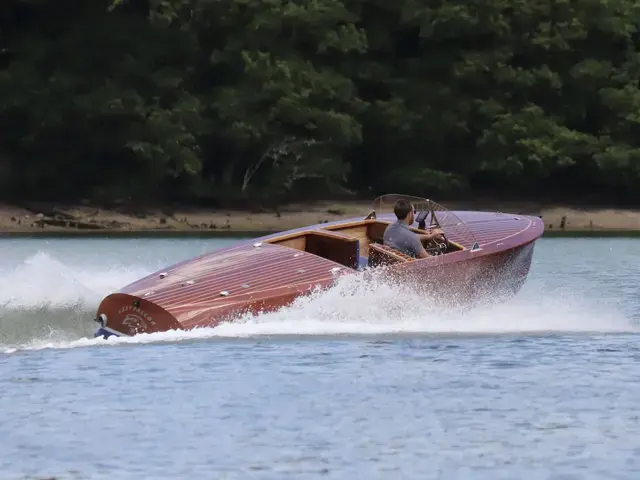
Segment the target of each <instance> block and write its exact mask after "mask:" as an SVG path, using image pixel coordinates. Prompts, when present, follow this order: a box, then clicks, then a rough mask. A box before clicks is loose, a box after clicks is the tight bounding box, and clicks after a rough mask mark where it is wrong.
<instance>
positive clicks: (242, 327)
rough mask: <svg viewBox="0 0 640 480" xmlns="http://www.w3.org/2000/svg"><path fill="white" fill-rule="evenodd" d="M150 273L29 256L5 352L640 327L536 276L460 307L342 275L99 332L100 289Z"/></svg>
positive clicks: (15, 290)
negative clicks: (215, 320)
mask: <svg viewBox="0 0 640 480" xmlns="http://www.w3.org/2000/svg"><path fill="white" fill-rule="evenodd" d="M148 273H150V271H149V270H148V269H144V268H141V267H137V268H129V269H123V268H117V267H114V268H111V269H106V270H105V269H97V268H95V267H88V268H87V269H79V268H77V267H69V266H66V265H65V264H64V263H62V262H60V261H58V260H56V259H55V258H53V257H52V256H50V255H48V254H46V253H38V254H37V255H35V256H33V257H30V258H29V259H27V261H25V262H24V263H23V264H22V265H20V266H18V267H17V268H15V269H13V270H11V271H6V272H4V276H3V278H2V280H1V281H0V308H2V310H1V313H0V352H5V353H11V352H15V351H16V350H33V349H42V348H73V347H86V346H101V345H114V346H115V345H121V344H132V343H133V344H144V343H153V342H177V341H181V340H188V339H191V340H193V339H208V338H246V337H254V336H269V335H278V336H280V335H295V336H316V335H323V336H324V335H392V334H455V333H465V334H496V333H531V332H629V331H635V327H634V325H632V324H631V322H630V321H629V319H628V318H626V317H625V316H624V315H623V314H622V313H620V312H619V311H618V310H616V309H615V307H612V306H611V305H607V304H606V303H604V302H602V301H598V300H595V299H589V298H587V297H586V296H585V295H580V294H576V293H567V292H564V293H561V292H559V291H558V290H557V289H553V291H551V292H549V291H546V290H545V288H544V282H542V281H541V280H538V279H535V278H531V279H529V281H528V282H527V284H526V285H525V288H524V289H523V291H522V292H521V293H520V294H519V295H518V296H516V297H515V298H513V299H511V300H509V301H507V302H505V303H502V304H498V305H492V306H484V307H478V308H475V309H472V310H469V311H466V312H461V311H459V310H456V309H446V308H436V307H435V306H433V303H432V302H430V301H429V300H428V299H426V298H420V297H418V296H416V295H414V294H412V293H411V292H410V291H408V290H407V289H406V288H404V287H403V286H397V285H390V284H388V283H384V282H362V281H360V280H359V279H358V277H343V278H341V279H340V281H339V282H338V284H337V285H336V286H335V287H334V288H332V289H330V290H328V291H324V292H317V293H315V294H313V295H310V296H308V297H302V298H299V299H298V300H297V301H296V302H295V303H294V304H293V305H292V306H290V307H288V308H284V309H282V310H280V311H278V312H274V313H266V314H262V315H248V316H245V317H243V318H241V319H239V320H238V321H237V322H234V323H229V324H223V325H220V326H218V327H216V328H201V329H195V330H192V331H171V332H162V333H156V334H144V335H138V336H136V337H131V338H110V339H108V340H104V339H94V338H91V336H90V332H91V331H92V330H93V329H94V328H95V325H94V324H93V323H92V322H91V317H92V315H93V313H94V312H95V308H96V307H97V305H98V303H99V301H100V299H101V298H102V297H103V296H104V295H106V294H108V293H109V292H111V291H114V290H116V289H118V288H120V287H121V286H123V285H125V284H127V283H129V282H131V281H133V280H135V279H137V278H139V277H141V276H143V275H146V274H148ZM34 325H35V327H38V328H35V327H34ZM18 327H21V328H18ZM31 327H34V328H31ZM12 331H16V332H18V333H16V334H14V335H12V334H11V332H12Z"/></svg>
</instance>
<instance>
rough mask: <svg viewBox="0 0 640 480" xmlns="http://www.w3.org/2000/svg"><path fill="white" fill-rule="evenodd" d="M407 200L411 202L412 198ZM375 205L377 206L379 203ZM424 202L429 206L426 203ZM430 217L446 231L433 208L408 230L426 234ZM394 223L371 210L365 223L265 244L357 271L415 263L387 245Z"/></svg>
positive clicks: (441, 249)
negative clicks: (384, 241) (315, 257)
mask: <svg viewBox="0 0 640 480" xmlns="http://www.w3.org/2000/svg"><path fill="white" fill-rule="evenodd" d="M390 197H393V198H392V199H387V200H393V201H394V202H395V198H397V197H396V196H390ZM405 198H407V197H405ZM408 198H409V199H412V198H413V197H408ZM383 200H384V199H383ZM376 201H377V202H378V201H380V199H377V200H376ZM422 201H423V202H429V201H428V200H424V199H422ZM414 205H415V203H414ZM436 205H437V204H436ZM427 217H429V222H430V223H429V226H430V227H431V228H433V227H439V228H443V226H442V225H441V224H440V222H439V221H438V218H437V215H436V214H434V209H433V208H431V209H429V210H421V211H420V212H417V216H416V221H417V222H418V226H419V228H416V227H413V226H411V227H409V228H410V230H412V231H413V232H415V233H416V234H424V233H425V232H426V231H427V228H426V219H427ZM391 223H392V221H391V220H383V219H380V218H378V212H377V211H376V210H372V211H371V212H370V213H369V214H368V215H367V216H366V217H365V218H364V219H362V220H359V221H350V222H345V223H336V224H332V225H327V226H323V227H320V228H314V229H310V230H303V231H298V232H292V233H289V234H285V235H283V236H279V237H275V238H271V239H269V240H266V241H265V243H270V244H275V245H280V246H283V247H289V248H294V249H296V250H300V251H304V252H308V253H311V254H314V255H318V256H320V257H323V258H326V259H327V260H331V261H334V262H336V263H339V264H341V265H344V266H345V267H348V268H352V269H355V270H360V269H363V268H366V267H377V266H383V265H391V264H395V263H403V262H410V261H414V260H416V259H415V258H413V257H410V256H409V255H406V254H404V253H402V252H400V251H398V250H396V249H394V248H392V247H389V246H386V245H384V243H383V235H384V231H385V229H386V228H387V227H388V226H389V225H390V224H391ZM425 250H427V253H430V254H431V255H432V256H436V255H446V254H449V253H452V252H456V251H460V250H465V247H464V246H462V245H460V244H459V243H456V242H454V241H451V240H450V239H448V238H447V239H445V241H444V243H437V242H434V241H431V242H428V244H426V245H425Z"/></svg>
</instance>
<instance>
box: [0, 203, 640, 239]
mask: <svg viewBox="0 0 640 480" xmlns="http://www.w3.org/2000/svg"><path fill="white" fill-rule="evenodd" d="M441 203H442V204H443V205H445V206H446V207H447V208H451V209H462V210H488V211H502V212H512V213H518V214H529V215H537V216H540V217H542V218H543V220H544V222H545V226H546V229H547V231H549V232H557V231H565V232H589V231H594V232H598V231H602V232H605V231H628V232H640V210H614V209H597V208H589V209H587V208H584V209H581V208H575V207H564V206H550V207H549V206H540V205H536V204H533V203H527V202H520V203H518V202H510V203H497V202H474V203H473V204H471V203H469V202H465V203H461V202H446V201H442V202H441ZM370 210H371V204H370V203H369V202H341V203H332V202H319V203H315V204H313V205H289V206H288V207H286V208H282V209H281V210H280V213H279V214H275V213H273V212H263V213H252V212H248V211H233V210H218V211H211V210H205V209H187V208H183V209H175V210H173V211H171V212H168V211H167V210H166V209H157V210H150V211H145V212H144V213H136V214H133V213H129V214H126V213H122V212H118V211H114V210H105V209H98V208H92V207H88V206H76V205H74V206H56V207H54V206H40V207H33V206H31V207H29V208H28V209H27V208H23V207H15V206H11V205H0V234H11V233H33V234H38V233H46V232H49V233H70V232H74V233H111V232H114V233H117V232H132V233H133V232H152V231H158V232H162V231H165V232H175V233H180V232H185V233H186V232H210V233H215V232H230V233H233V232H238V233H241V232H276V231H281V230H287V229H290V228H295V227H300V226H304V225H310V224H315V223H322V222H325V221H333V220H338V219H340V218H344V217H358V216H364V215H366V214H367V213H368V212H369V211H370ZM563 219H564V220H563Z"/></svg>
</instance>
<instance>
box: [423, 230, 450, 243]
mask: <svg viewBox="0 0 640 480" xmlns="http://www.w3.org/2000/svg"><path fill="white" fill-rule="evenodd" d="M442 235H444V232H443V231H442V230H440V229H439V228H436V229H434V230H432V231H430V232H429V233H423V234H420V235H418V237H419V238H420V241H421V242H425V241H429V240H434V239H435V238H438V237H440V236H442Z"/></svg>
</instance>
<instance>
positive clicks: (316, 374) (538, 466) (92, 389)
mask: <svg viewBox="0 0 640 480" xmlns="http://www.w3.org/2000/svg"><path fill="white" fill-rule="evenodd" d="M231 242H233V240H224V241H223V240H176V239H171V240H148V239H145V240H139V239H136V240H97V239H93V240H49V241H46V240H2V241H0V246H1V247H2V248H1V249H0V270H1V272H0V273H1V276H0V479H13V478H38V477H40V478H43V477H45V476H48V477H52V476H56V477H57V478H60V479H64V478H69V479H72V478H73V479H79V478H105V479H106V478H108V479H120V478H127V479H128V478H131V479H140V478H151V479H161V478H207V479H208V478H211V479H309V478H335V479H338V478H339V479H378V478H380V479H385V480H387V479H389V478H393V479H436V478H437V479H458V478H462V479H467V478H469V479H476V478H481V479H485V478H486V479H506V478H509V479H551V478H554V479H582V478H589V479H591V478H593V479H603V478H607V479H609V478H620V479H622V478H624V479H638V478H640V413H639V412H640V410H639V409H638V401H639V400H638V399H640V365H639V363H640V344H639V343H638V341H639V340H640V336H639V335H638V332H640V327H638V319H640V298H639V296H638V293H639V288H638V287H639V286H640V265H638V260H637V259H638V258H639V255H640V241H639V240H633V239H580V240H575V239H572V240H566V239H544V240H541V241H540V242H539V243H538V245H537V248H536V253H535V257H534V265H533V267H532V271H531V274H530V277H529V280H528V282H527V284H526V286H525V288H524V289H523V291H522V292H521V293H520V294H519V295H518V296H517V297H516V298H514V299H513V300H511V301H509V302H507V303H505V304H502V305H498V306H493V307H482V308H479V309H477V310H473V311H471V312H466V313H460V312H452V311H442V310H439V309H436V308H434V307H433V306H431V305H430V304H429V301H428V299H425V298H420V297H417V296H415V295H412V294H411V292H407V291H406V290H404V289H402V288H399V287H390V286H388V285H387V286H383V285H377V286H376V285H373V286H372V285H363V284H360V283H359V282H357V281H353V280H351V281H350V280H348V279H347V280H344V281H343V282H341V283H340V284H339V285H338V286H337V287H335V288H334V289H332V290H330V291H328V292H325V293H322V294H318V295H315V296H313V297H311V298H306V299H302V300H300V301H299V302H297V303H296V304H295V305H294V306H293V307H291V308H288V309H285V310H283V311H281V312H277V313H272V314H269V315H263V316H258V317H247V318H245V319H243V322H241V323H239V324H230V325H224V326H222V327H219V328H216V329H202V330H197V331H192V332H181V333H177V332H168V333H161V334H154V335H143V336H140V337H134V338H128V339H116V340H113V339H110V340H108V341H104V340H100V339H93V338H91V334H92V331H93V329H94V324H93V323H92V322H91V321H90V318H91V316H92V315H93V314H94V312H95V308H96V306H97V304H98V302H99V301H100V299H101V298H102V297H103V296H104V295H105V294H107V293H108V292H109V291H112V290H114V289H117V288H119V287H121V286H123V285H125V284H127V283H129V282H130V281H133V280H135V279H137V278H139V277H141V276H143V275H145V274H147V273H150V272H152V271H155V270H157V269H160V268H162V267H165V266H167V265H168V264H170V263H173V262H175V261H178V260H182V259H185V258H189V257H192V256H195V255H198V254H201V253H203V252H205V251H208V250H210V249H212V248H214V247H215V246H220V245H222V244H225V243H226V244H229V243H231Z"/></svg>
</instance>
